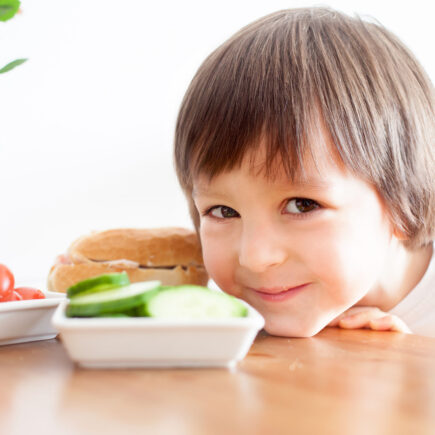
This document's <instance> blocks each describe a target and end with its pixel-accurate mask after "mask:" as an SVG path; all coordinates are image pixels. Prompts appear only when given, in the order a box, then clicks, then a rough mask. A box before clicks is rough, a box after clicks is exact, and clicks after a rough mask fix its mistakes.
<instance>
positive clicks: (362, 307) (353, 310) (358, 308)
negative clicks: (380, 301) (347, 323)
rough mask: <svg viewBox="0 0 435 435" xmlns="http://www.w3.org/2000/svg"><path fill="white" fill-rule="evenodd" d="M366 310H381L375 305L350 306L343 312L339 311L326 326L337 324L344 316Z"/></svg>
mask: <svg viewBox="0 0 435 435" xmlns="http://www.w3.org/2000/svg"><path fill="white" fill-rule="evenodd" d="M367 311H369V312H372V311H376V312H381V311H380V310H379V308H377V307H364V306H357V307H351V308H349V309H348V310H346V311H345V312H344V313H341V314H340V315H339V316H337V317H336V318H335V319H334V320H332V321H331V322H330V323H328V326H338V324H339V322H340V321H341V320H342V319H344V318H346V317H351V316H354V315H356V314H359V313H362V312H367Z"/></svg>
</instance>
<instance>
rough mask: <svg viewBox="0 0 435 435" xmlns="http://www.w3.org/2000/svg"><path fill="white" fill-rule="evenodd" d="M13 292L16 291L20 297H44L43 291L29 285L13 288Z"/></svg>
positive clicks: (25, 298)
mask: <svg viewBox="0 0 435 435" xmlns="http://www.w3.org/2000/svg"><path fill="white" fill-rule="evenodd" d="M14 293H18V295H19V296H21V299H24V300H27V299H45V295H44V293H42V291H41V290H38V289H36V288H31V287H18V288H16V289H14Z"/></svg>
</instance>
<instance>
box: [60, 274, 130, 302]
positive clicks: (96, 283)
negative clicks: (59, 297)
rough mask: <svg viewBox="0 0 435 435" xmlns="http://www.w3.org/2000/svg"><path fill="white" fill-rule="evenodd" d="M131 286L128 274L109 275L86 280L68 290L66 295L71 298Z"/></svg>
mask: <svg viewBox="0 0 435 435" xmlns="http://www.w3.org/2000/svg"><path fill="white" fill-rule="evenodd" d="M129 284H130V279H129V278H128V275H127V272H121V273H108V274H106V275H100V276H97V277H95V278H89V279H85V280H83V281H80V282H78V283H77V284H74V285H72V286H71V287H69V288H68V290H67V292H66V295H67V296H68V297H69V298H71V297H73V296H76V295H78V294H85V293H96V292H100V291H104V290H109V289H111V288H117V287H123V286H125V285H129Z"/></svg>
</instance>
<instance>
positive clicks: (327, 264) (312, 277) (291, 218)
mask: <svg viewBox="0 0 435 435" xmlns="http://www.w3.org/2000/svg"><path fill="white" fill-rule="evenodd" d="M325 140H326V139H325ZM324 154H325V155H323V156H319V158H318V161H319V162H322V166H321V167H319V168H318V169H316V167H315V166H314V165H313V164H312V163H310V161H307V162H306V165H305V166H306V168H305V169H306V182H305V183H303V184H297V183H291V182H289V181H288V178H287V177H286V175H285V172H284V170H283V169H282V168H279V167H278V166H279V165H277V175H278V176H277V177H276V179H274V180H273V181H267V180H266V179H265V178H264V177H263V176H262V175H255V174H253V173H252V171H250V166H249V164H248V163H247V162H246V161H245V163H243V164H242V166H241V167H240V168H239V169H234V170H231V171H229V172H225V173H222V174H220V175H218V176H216V177H215V178H214V179H213V180H212V181H211V182H208V181H207V180H206V178H203V177H198V179H197V180H196V182H195V183H194V192H193V199H194V202H195V205H196V207H197V210H198V213H199V214H200V237H201V242H202V249H203V255H204V262H205V266H206V268H207V270H208V272H209V274H210V276H211V278H212V279H213V280H214V281H215V282H216V284H217V285H218V286H219V287H220V288H221V289H222V290H224V291H225V292H227V293H230V294H232V295H234V296H236V297H239V298H242V299H244V300H246V301H247V302H248V303H249V304H251V305H252V306H253V307H255V308H256V309H257V310H258V311H259V312H260V313H261V314H262V315H263V316H264V318H265V320H266V326H265V329H266V331H268V332H269V333H270V334H274V335H282V336H312V335H314V334H316V333H317V332H318V331H320V330H321V329H322V328H323V327H325V326H326V325H327V324H328V323H329V322H330V321H332V320H333V319H334V318H335V317H336V316H338V315H339V314H341V313H342V312H343V311H345V310H346V309H348V308H349V307H351V306H352V305H354V304H356V303H357V302H358V301H359V300H361V299H362V298H363V297H364V296H366V295H370V292H377V291H379V286H380V282H381V281H382V278H383V277H382V274H383V273H385V272H384V269H383V266H384V265H385V264H386V261H387V258H388V255H389V249H390V242H391V239H392V234H391V233H392V231H391V226H390V223H389V220H388V217H387V215H386V213H385V211H384V208H383V205H382V202H381V200H380V198H379V196H378V195H377V193H376V191H375V190H374V188H373V187H372V186H371V185H369V184H368V183H366V182H364V181H362V180H361V179H359V178H356V177H355V176H353V175H351V174H350V173H349V172H348V171H346V170H345V169H344V168H343V166H342V165H340V164H339V163H337V162H336V161H335V160H334V159H332V158H331V157H330V156H329V155H328V154H327V153H326V152H324ZM255 163H256V164H258V165H261V163H262V157H261V152H260V153H258V157H256V161H255Z"/></svg>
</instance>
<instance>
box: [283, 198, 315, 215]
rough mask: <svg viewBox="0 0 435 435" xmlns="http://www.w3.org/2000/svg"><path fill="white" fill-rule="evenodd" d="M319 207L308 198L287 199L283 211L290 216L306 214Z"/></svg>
mask: <svg viewBox="0 0 435 435" xmlns="http://www.w3.org/2000/svg"><path fill="white" fill-rule="evenodd" d="M319 207H320V205H319V203H317V202H316V201H314V200H312V199H308V198H292V199H289V200H288V202H287V204H286V206H285V211H286V212H287V213H291V214H301V213H308V212H310V211H313V210H316V209H318V208H319Z"/></svg>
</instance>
